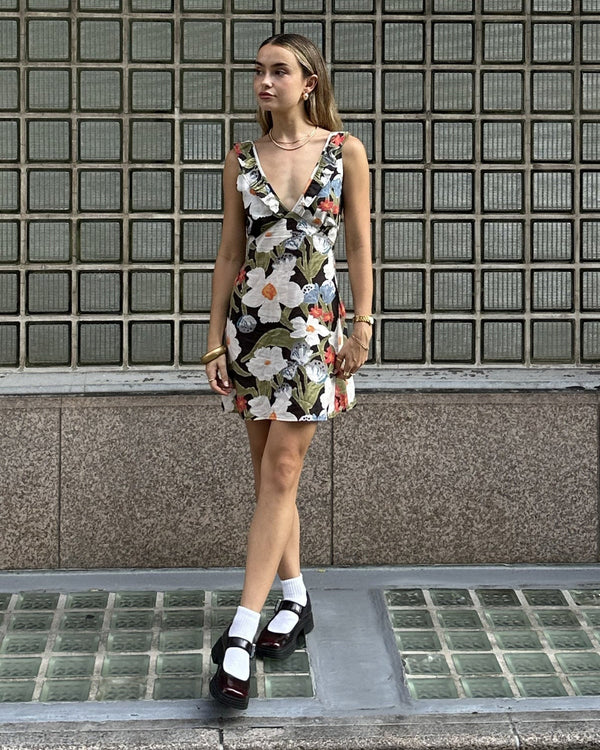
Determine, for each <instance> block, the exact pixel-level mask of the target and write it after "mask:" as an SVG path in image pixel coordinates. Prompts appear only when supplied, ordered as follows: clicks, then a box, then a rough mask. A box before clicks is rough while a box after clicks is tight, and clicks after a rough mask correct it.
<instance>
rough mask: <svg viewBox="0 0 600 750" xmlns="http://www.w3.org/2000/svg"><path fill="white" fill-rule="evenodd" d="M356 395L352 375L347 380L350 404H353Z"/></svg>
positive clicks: (347, 394) (347, 393)
mask: <svg viewBox="0 0 600 750" xmlns="http://www.w3.org/2000/svg"><path fill="white" fill-rule="evenodd" d="M354 395H355V387H354V377H350V378H348V380H346V396H348V404H351V403H352V402H353V401H354Z"/></svg>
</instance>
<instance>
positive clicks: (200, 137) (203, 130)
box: [181, 121, 224, 161]
mask: <svg viewBox="0 0 600 750" xmlns="http://www.w3.org/2000/svg"><path fill="white" fill-rule="evenodd" d="M223 136H224V133H223V123H221V122H198V121H192V122H190V121H184V122H183V123H182V133H181V143H182V146H181V149H182V158H183V161H222V160H223V156H224V154H223V140H224V138H223Z"/></svg>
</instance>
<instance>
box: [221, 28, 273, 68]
mask: <svg viewBox="0 0 600 750" xmlns="http://www.w3.org/2000/svg"><path fill="white" fill-rule="evenodd" d="M231 31H232V39H233V45H232V57H233V60H234V61H235V62H252V61H253V60H254V59H255V57H256V50H257V49H258V47H259V46H260V44H261V43H262V42H263V40H265V39H267V38H268V37H270V36H272V35H273V33H274V27H273V23H272V22H271V21H233V23H232V29H231Z"/></svg>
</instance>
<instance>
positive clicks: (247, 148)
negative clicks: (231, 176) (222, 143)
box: [233, 141, 254, 171]
mask: <svg viewBox="0 0 600 750" xmlns="http://www.w3.org/2000/svg"><path fill="white" fill-rule="evenodd" d="M252 145H253V144H252V141H240V142H239V143H234V144H233V150H234V151H235V153H236V154H237V158H238V161H239V163H240V167H241V169H242V171H243V170H244V169H251V168H252V167H253V166H254V165H253V164H250V163H249V162H251V161H253V160H254V154H253V153H252Z"/></svg>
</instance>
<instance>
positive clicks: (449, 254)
mask: <svg viewBox="0 0 600 750" xmlns="http://www.w3.org/2000/svg"><path fill="white" fill-rule="evenodd" d="M431 229H432V250H433V260H434V262H436V263H460V262H463V263H469V262H471V261H472V260H473V224H472V222H470V221H433V222H432V223H431Z"/></svg>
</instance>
